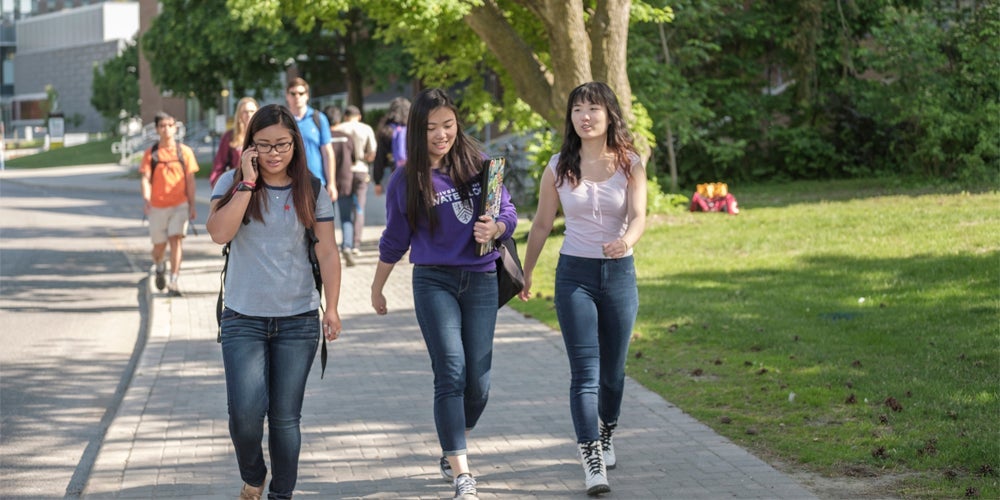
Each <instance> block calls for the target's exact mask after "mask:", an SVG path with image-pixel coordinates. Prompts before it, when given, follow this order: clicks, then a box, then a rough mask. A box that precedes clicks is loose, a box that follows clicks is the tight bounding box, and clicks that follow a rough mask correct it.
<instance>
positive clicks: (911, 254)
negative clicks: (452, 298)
mask: <svg viewBox="0 0 1000 500" xmlns="http://www.w3.org/2000/svg"><path fill="white" fill-rule="evenodd" d="M731 189H733V190H734V195H735V196H736V197H737V199H738V200H739V202H740V206H741V208H742V209H743V212H742V213H741V214H740V215H738V216H729V215H724V214H717V213H709V214H705V213H695V214H693V213H687V212H676V213H672V214H666V215H653V216H652V217H651V219H650V221H649V223H648V225H647V228H646V232H645V235H644V236H643V238H642V240H641V241H640V242H639V243H638V244H637V245H636V266H637V272H638V275H639V296H640V302H641V305H640V310H639V318H638V322H637V325H636V328H635V334H634V337H633V343H632V347H631V351H630V358H629V363H628V374H629V375H630V376H631V377H633V378H635V379H636V380H638V381H639V382H641V383H642V384H643V385H645V386H646V387H648V388H650V389H652V390H654V391H656V392H657V393H659V394H660V395H662V396H663V397H664V398H665V399H666V400H668V401H670V402H671V403H674V404H676V405H677V406H678V407H680V408H682V409H683V410H684V411H685V412H687V413H689V414H691V415H692V416H694V417H695V418H697V419H698V420H700V421H702V422H704V423H705V424H707V425H709V426H711V427H712V428H713V429H715V430H716V431H717V432H719V433H720V434H723V435H725V436H726V437H728V438H730V439H732V440H733V441H735V442H737V443H739V444H740V445H743V446H746V447H747V448H749V449H751V450H752V451H754V452H755V453H757V454H759V455H760V456H762V457H765V458H767V457H776V458H779V459H781V460H782V461H785V462H792V463H795V464H799V465H800V466H802V467H804V468H806V469H808V470H811V471H814V472H819V473H821V474H825V475H830V476H858V475H862V476H881V475H886V474H894V475H898V477H899V479H898V480H896V481H895V482H893V483H892V484H893V485H892V491H891V492H889V493H892V494H896V495H901V496H905V497H908V498H913V497H923V498H956V497H963V496H966V495H968V496H980V497H982V498H998V497H1000V486H998V478H997V470H998V468H1000V418H998V417H1000V402H998V397H1000V308H998V299H1000V279H998V278H1000V273H998V271H1000V193H996V192H991V193H979V194H969V193H955V192H940V190H935V189H929V188H925V189H921V188H907V187H901V186H899V185H898V184H895V183H890V182H885V181H872V180H865V181H844V182H822V183H819V182H817V183H793V184H784V185H770V186H752V187H747V188H745V189H740V188H739V187H738V186H733V187H732V188H731ZM525 226H527V224H525ZM519 229H521V228H519ZM526 230H527V227H524V228H523V229H521V230H520V231H519V234H520V235H521V236H522V237H523V232H524V231H526ZM561 243H562V237H561V236H557V235H553V237H551V238H550V240H549V241H548V243H547V244H546V247H545V249H544V251H543V254H542V258H541V260H540V263H539V265H538V268H537V270H536V272H535V276H534V280H535V285H534V292H535V293H536V297H539V296H540V297H541V300H539V299H534V300H531V301H529V302H527V303H521V302H519V301H514V302H512V304H513V306H514V307H515V308H516V309H519V310H521V311H522V312H525V313H527V314H529V315H531V316H534V317H536V318H539V319H541V320H542V321H544V322H546V323H548V324H549V325H551V326H553V327H555V328H557V327H558V324H557V322H556V319H555V313H554V310H553V306H552V300H551V299H552V291H553V281H554V279H553V278H554V276H553V273H554V269H555V261H556V258H557V253H558V249H559V246H560V244H561ZM521 246H522V252H523V243H522V245H521ZM567 383H568V381H567ZM628 413H629V409H628V408H624V409H623V412H622V419H621V422H622V425H625V426H627V425H628Z"/></svg>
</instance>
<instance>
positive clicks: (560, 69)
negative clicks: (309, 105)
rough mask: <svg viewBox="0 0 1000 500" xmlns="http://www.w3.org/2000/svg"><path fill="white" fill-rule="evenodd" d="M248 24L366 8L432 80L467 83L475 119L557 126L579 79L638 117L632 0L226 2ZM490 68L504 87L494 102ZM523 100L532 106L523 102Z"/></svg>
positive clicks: (334, 17)
mask: <svg viewBox="0 0 1000 500" xmlns="http://www.w3.org/2000/svg"><path fill="white" fill-rule="evenodd" d="M228 4H229V7H230V9H231V10H232V11H233V12H234V13H237V14H236V15H238V16H239V17H240V18H241V19H243V20H244V22H245V23H246V24H248V25H249V24H254V25H268V24H270V26H271V29H272V30H277V29H278V28H279V26H278V25H277V23H276V22H275V21H274V20H275V19H277V18H278V15H279V14H284V15H289V16H292V17H294V18H295V19H296V23H297V24H298V25H299V26H300V27H302V28H303V29H307V30H308V29H310V27H311V24H312V23H313V22H322V23H324V24H325V25H327V26H330V27H332V26H336V25H338V24H340V25H344V24H345V23H346V19H347V18H346V17H345V16H344V13H345V12H347V11H348V10H349V9H350V8H351V7H356V8H360V9H361V10H363V11H364V12H365V14H366V15H367V16H369V17H370V18H372V19H374V20H376V21H377V22H378V23H379V26H380V30H379V32H378V35H377V36H379V37H381V38H382V39H383V40H385V41H387V42H394V41H398V42H399V43H402V44H403V45H404V46H405V48H406V51H407V52H408V53H409V54H410V55H411V56H412V57H413V60H414V75H413V76H415V77H417V78H418V79H420V80H421V81H422V82H423V83H425V84H427V85H436V86H447V87H456V86H462V103H463V106H464V107H465V109H466V110H467V111H469V112H470V113H471V114H472V116H471V118H472V120H473V121H474V122H476V123H488V122H496V121H497V120H498V119H500V118H501V117H500V116H498V113H502V118H503V119H502V120H501V121H502V122H503V123H516V124H519V125H521V126H531V125H540V123H538V121H537V120H534V121H533V120H532V119H531V118H530V115H531V112H534V113H536V114H537V116H539V117H541V118H542V119H543V120H544V122H545V123H546V124H547V125H548V126H550V127H551V128H553V129H555V130H557V131H560V130H561V128H562V125H563V124H562V122H563V119H564V116H563V114H564V112H565V106H566V99H567V97H568V95H569V92H570V90H572V89H573V87H575V86H577V85H579V84H581V83H583V82H587V81H590V80H600V81H604V82H607V83H608V84H609V85H610V86H611V87H612V88H613V89H614V90H615V92H616V93H617V94H618V97H619V99H620V101H621V104H622V106H623V111H624V112H625V113H626V115H627V116H630V117H631V116H632V114H633V113H632V88H631V85H630V83H629V79H628V73H627V71H626V51H627V46H628V43H627V40H628V30H629V19H630V11H631V10H632V2H631V0H596V1H583V0H536V1H530V0H406V1H397V0H353V1H349V0H318V1H314V2H301V1H296V0H277V1H270V2H258V1H256V0H228ZM491 75H495V76H496V77H497V78H498V82H497V83H498V84H499V86H500V87H501V88H503V89H504V90H506V92H503V93H502V95H503V97H504V100H503V102H502V103H500V106H497V103H495V102H494V98H493V95H491V94H493V93H497V92H496V90H497V89H496V88H491V85H489V84H488V80H490V78H491ZM525 105H526V106H525Z"/></svg>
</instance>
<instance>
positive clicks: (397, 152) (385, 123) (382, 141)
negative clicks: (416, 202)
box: [372, 97, 410, 196]
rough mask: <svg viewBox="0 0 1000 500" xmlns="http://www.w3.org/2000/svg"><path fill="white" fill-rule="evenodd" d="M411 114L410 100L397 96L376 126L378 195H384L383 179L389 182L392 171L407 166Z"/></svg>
mask: <svg viewBox="0 0 1000 500" xmlns="http://www.w3.org/2000/svg"><path fill="white" fill-rule="evenodd" d="M409 116H410V101H409V100H408V99H407V98H405V97H397V98H395V99H393V100H392V101H391V102H389V111H388V112H386V114H385V115H383V116H382V119H381V120H379V124H378V127H376V131H375V137H376V139H377V140H378V150H377V152H376V153H375V160H374V164H373V165H372V167H373V168H372V176H373V178H374V180H375V195H376V196H382V193H383V192H384V190H383V188H382V181H383V180H385V181H387V182H388V180H389V177H390V176H391V175H392V172H394V171H395V170H396V169H397V168H399V167H403V166H406V154H407V153H406V151H407V150H406V123H407V121H408V119H409Z"/></svg>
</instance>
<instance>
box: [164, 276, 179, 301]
mask: <svg viewBox="0 0 1000 500" xmlns="http://www.w3.org/2000/svg"><path fill="white" fill-rule="evenodd" d="M167 294H168V295H170V296H171V297H180V296H181V289H180V287H179V286H178V285H177V275H176V274H174V275H171V276H170V283H167Z"/></svg>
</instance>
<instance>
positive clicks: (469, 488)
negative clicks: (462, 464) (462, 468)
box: [455, 474, 479, 500]
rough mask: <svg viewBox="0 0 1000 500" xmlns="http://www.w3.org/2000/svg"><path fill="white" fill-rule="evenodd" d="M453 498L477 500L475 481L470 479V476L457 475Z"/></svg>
mask: <svg viewBox="0 0 1000 500" xmlns="http://www.w3.org/2000/svg"><path fill="white" fill-rule="evenodd" d="M455 498H461V499H463V500H471V499H473V498H479V493H478V492H477V491H476V480H475V479H473V478H472V474H459V475H458V477H456V478H455Z"/></svg>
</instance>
